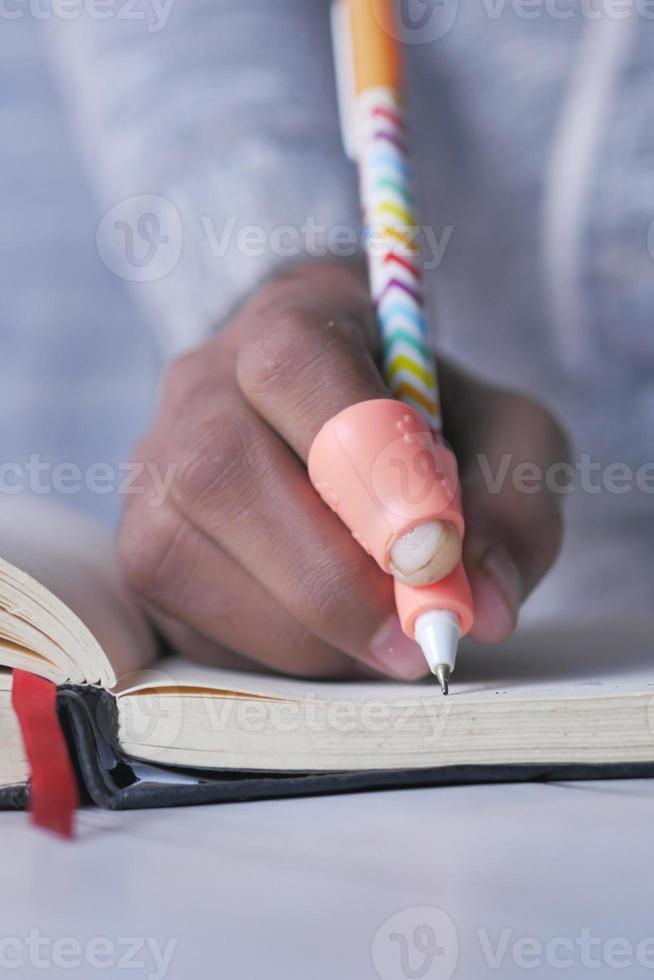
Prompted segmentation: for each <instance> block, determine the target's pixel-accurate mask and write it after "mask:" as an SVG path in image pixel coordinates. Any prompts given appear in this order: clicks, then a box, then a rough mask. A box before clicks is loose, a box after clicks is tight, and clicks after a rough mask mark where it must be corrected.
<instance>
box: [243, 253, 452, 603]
mask: <svg viewBox="0 0 654 980" xmlns="http://www.w3.org/2000/svg"><path fill="white" fill-rule="evenodd" d="M307 276H308V279H309V283H308V282H307ZM312 277H313V278H312ZM309 284H310V286H311V289H310V291H309V290H308V285H309ZM240 319H241V325H240V327H239V331H240V339H239V350H238V355H237V362H236V373H237V379H238V383H239V386H240V389H241V391H242V393H243V395H244V396H245V398H246V399H247V401H248V403H249V404H250V405H251V406H252V408H253V409H254V410H255V411H256V412H257V413H258V414H259V415H260V416H261V418H263V419H265V420H266V422H267V423H268V424H269V425H270V426H271V427H272V428H273V429H275V431H276V432H278V433H279V434H280V435H281V437H282V438H283V439H284V440H285V441H286V443H287V444H288V445H289V446H291V448H292V449H293V450H294V451H295V452H296V453H297V455H298V456H299V457H300V459H302V460H303V462H305V463H306V461H307V458H308V455H309V450H310V448H311V444H312V443H313V441H314V439H315V437H316V435H317V434H318V432H319V431H320V429H321V428H322V426H323V425H324V424H325V423H326V422H327V421H329V419H331V418H333V417H334V416H335V415H337V414H338V413H339V412H340V411H342V410H343V409H345V408H348V407H349V406H351V405H354V404H357V403H358V402H363V401H369V400H374V399H376V398H389V397H390V394H389V391H388V389H387V387H386V385H385V383H384V381H383V379H382V377H381V374H380V372H379V369H378V368H377V366H376V364H375V361H374V357H373V354H374V352H375V345H376V328H375V325H374V311H373V310H372V307H371V305H370V301H369V298H368V289H367V285H366V283H365V279H364V277H363V276H362V275H361V274H360V273H359V272H358V271H357V270H356V269H351V268H349V267H344V266H339V265H334V266H328V267H325V266H320V267H316V268H313V269H312V268H311V267H309V269H308V270H307V271H306V273H304V274H303V278H302V279H301V280H298V279H295V278H293V277H286V278H285V279H282V280H280V281H279V282H278V283H276V284H275V285H274V287H273V288H272V289H271V290H270V291H269V292H268V293H267V294H266V295H265V297H264V298H259V300H258V303H257V305H256V314H255V312H254V310H253V309H251V308H248V309H247V310H245V311H243V313H242V316H241V318H240ZM460 559H461V541H460V538H459V535H458V532H457V531H456V529H455V528H454V527H453V526H452V525H451V524H449V523H447V522H439V521H429V522H425V523H424V524H420V525H418V526H416V527H415V528H414V529H413V530H412V531H410V532H409V534H407V535H405V536H404V537H403V538H401V539H400V540H399V541H397V542H396V543H395V546H394V547H393V549H392V563H391V571H392V573H393V575H394V576H395V577H397V578H398V579H399V580H400V581H402V582H404V583H406V584H407V585H428V584H430V583H432V582H436V581H438V580H439V579H441V578H443V577H444V576H446V575H448V574H449V573H450V572H451V571H452V569H453V568H454V567H455V566H456V565H457V564H458V563H459V561H460Z"/></svg>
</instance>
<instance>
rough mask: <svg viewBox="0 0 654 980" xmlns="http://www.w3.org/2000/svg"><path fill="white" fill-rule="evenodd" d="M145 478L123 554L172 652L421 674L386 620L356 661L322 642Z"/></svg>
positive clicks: (321, 672) (331, 671)
mask: <svg viewBox="0 0 654 980" xmlns="http://www.w3.org/2000/svg"><path fill="white" fill-rule="evenodd" d="M146 452H147V451H146ZM148 455H151V454H150V453H148ZM142 484H143V486H142V487H140V488H139V489H142V491H143V493H142V494H139V495H137V496H134V497H131V498H130V503H129V506H128V507H127V508H126V511H125V513H124V515H123V520H122V524H121V528H120V533H119V539H118V550H119V557H120V559H121V563H122V566H123V570H124V572H125V575H126V578H127V581H128V583H129V584H130V585H131V587H132V588H133V589H134V590H135V591H136V592H137V593H138V594H139V595H140V596H141V597H142V598H143V599H144V600H145V602H146V603H147V605H148V608H149V609H150V612H151V615H153V616H154V618H155V621H156V622H157V623H158V625H159V626H160V628H161V629H162V630H163V631H164V633H165V635H166V636H168V638H169V640H170V641H171V642H172V643H173V644H174V647H175V649H176V650H178V651H179V652H183V653H185V654H186V655H188V656H191V657H192V658H193V659H197V660H200V661H203V662H209V663H213V664H217V665H221V666H227V667H231V668H232V669H239V670H240V669H247V666H248V665H250V667H251V666H252V665H259V666H263V667H266V668H270V669H273V670H277V671H281V672H285V673H291V674H296V675H298V676H305V677H314V676H316V677H339V678H343V677H353V676H369V675H370V673H374V674H377V675H378V676H379V675H381V674H386V675H390V676H396V677H402V678H407V677H415V676H417V674H418V673H419V672H420V673H422V672H423V670H424V665H423V663H422V661H421V660H420V659H419V658H418V657H417V655H416V650H415V649H414V648H415V644H411V643H410V642H409V641H408V640H407V639H406V638H405V637H402V639H401V640H400V639H399V636H398V635H393V631H392V629H391V628H390V627H388V626H386V625H385V624H383V623H382V624H381V627H380V626H379V625H378V626H377V631H376V632H377V634H378V635H377V636H376V637H375V643H373V644H371V646H370V649H369V650H368V651H366V650H362V651H361V656H360V657H359V658H358V659H357V660H353V659H351V657H350V656H348V655H346V654H345V653H344V652H343V651H341V650H338V649H336V648H335V647H333V646H331V645H330V644H329V643H326V642H325V641H324V640H322V639H321V638H320V637H318V636H317V635H316V634H315V633H314V632H313V631H312V630H310V629H307V627H306V626H304V625H303V624H302V623H300V622H299V621H298V620H297V619H295V618H294V617H293V616H292V615H291V614H290V613H289V612H288V610H287V609H286V608H285V607H284V606H283V605H282V604H281V603H279V602H277V601H276V600H275V598H274V597H273V596H272V595H271V593H270V591H269V590H268V589H266V588H265V587H264V586H262V585H261V584H260V583H259V582H258V581H257V580H256V579H255V578H254V577H253V576H252V575H250V574H249V573H248V572H247V570H246V569H244V568H243V567H242V566H241V565H240V564H239V563H238V562H237V561H235V560H234V559H232V558H231V556H229V555H228V554H227V553H226V552H225V551H224V550H223V549H222V548H221V547H220V545H219V544H217V543H216V542H215V541H213V540H212V539H211V538H210V537H208V536H206V535H205V534H203V533H202V532H201V531H199V530H198V529H197V528H196V527H195V526H193V525H192V524H190V523H189V522H188V521H187V520H186V519H185V518H184V516H183V515H181V514H180V513H179V512H178V511H177V510H176V509H175V508H174V507H172V506H171V505H170V502H166V503H164V504H163V505H157V506H153V501H154V500H155V498H156V490H155V488H154V487H153V485H152V482H151V469H150V468H148V470H144V475H143V477H142ZM398 630H399V624H398ZM394 644H395V645H396V648H395V649H394V650H393V651H391V647H392V646H393V645H394ZM236 651H238V652H236ZM378 657H379V659H378ZM416 661H417V666H416Z"/></svg>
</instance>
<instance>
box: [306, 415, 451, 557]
mask: <svg viewBox="0 0 654 980" xmlns="http://www.w3.org/2000/svg"><path fill="white" fill-rule="evenodd" d="M309 477H310V478H311V482H312V483H313V485H314V487H315V488H316V490H317V491H318V493H319V494H320V496H321V497H322V499H323V500H324V501H325V503H326V504H327V505H328V506H329V507H331V509H332V510H333V511H334V512H335V513H336V514H338V516H339V517H340V518H341V520H342V521H343V522H344V524H346V525H347V527H348V528H349V529H350V531H351V532H352V534H353V535H354V537H355V538H356V540H357V541H358V542H359V544H360V545H361V546H362V547H363V548H365V550H366V551H367V552H368V554H370V555H372V557H373V558H374V559H375V561H376V562H377V563H378V564H379V565H380V566H381V568H382V569H383V570H384V571H385V572H389V571H390V553H391V548H392V547H393V544H394V543H395V541H396V540H397V538H399V537H401V536H402V535H403V534H406V533H407V531H410V530H411V528H413V527H415V525H416V524H420V523H422V522H423V521H428V520H441V521H451V522H452V524H454V526H455V527H456V529H457V531H458V532H459V535H460V536H461V538H462V537H463V532H464V524H463V514H462V511H461V500H460V496H459V487H458V475H457V465H456V459H455V458H454V454H453V453H452V452H451V451H450V450H449V449H448V448H447V447H446V446H445V445H444V444H443V443H438V442H436V440H435V439H434V437H433V435H432V433H431V431H430V429H429V427H428V426H427V423H426V422H425V421H424V419H423V418H422V416H421V415H420V414H419V413H418V412H417V411H415V409H413V408H410V407H408V406H407V405H403V404H402V402H398V401H395V400H394V399H393V400H391V399H388V400H386V399H383V400H379V401H369V402H361V403H360V404H358V405H353V406H352V407H351V408H347V409H345V411H344V412H341V413H340V414H339V415H336V416H335V417H334V418H333V419H331V420H330V421H329V422H327V423H326V425H324V426H323V428H322V429H321V430H320V432H319V433H318V435H317V436H316V439H315V441H314V443H313V445H312V447H311V451H310V453H309Z"/></svg>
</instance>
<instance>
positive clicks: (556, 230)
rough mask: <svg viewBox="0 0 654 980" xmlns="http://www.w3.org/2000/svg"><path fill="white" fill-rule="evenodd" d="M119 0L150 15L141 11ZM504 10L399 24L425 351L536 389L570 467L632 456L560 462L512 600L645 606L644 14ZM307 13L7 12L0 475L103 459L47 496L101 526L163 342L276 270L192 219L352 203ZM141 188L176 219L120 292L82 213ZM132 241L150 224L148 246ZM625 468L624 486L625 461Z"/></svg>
mask: <svg viewBox="0 0 654 980" xmlns="http://www.w3.org/2000/svg"><path fill="white" fill-rule="evenodd" d="M139 5H140V7H142V8H143V7H144V8H146V12H147V11H148V10H149V14H150V16H152V14H153V11H154V5H152V4H150V5H148V4H146V3H144V2H142V0H139ZM423 6H424V4H423ZM434 6H438V7H440V6H443V5H442V4H437V3H435V4H434ZM527 6H529V5H526V6H525V10H524V11H522V13H520V10H519V9H518V8H519V7H520V4H518V3H513V4H501V3H498V4H497V5H496V7H493V5H491V4H488V3H482V2H480V3H475V4H466V5H464V4H457V3H456V2H454V0H449V2H446V3H445V4H444V6H443V9H444V10H445V11H446V12H447V10H449V11H450V12H451V13H452V14H453V15H454V16H453V17H452V18H451V19H449V20H447V22H445V23H444V28H443V33H442V36H439V37H437V38H436V40H435V41H433V43H426V41H429V38H427V39H425V38H423V37H421V36H419V37H418V38H417V39H415V38H414V39H413V46H412V48H411V49H410V55H411V58H410V71H409V78H408V83H409V89H410V108H411V112H412V114H413V115H414V117H415V124H414V129H415V130H417V131H419V132H420V134H421V140H420V141H419V143H418V145H417V149H418V150H419V152H418V153H416V154H415V156H416V169H417V176H418V189H419V192H420V199H421V205H422V207H423V208H424V216H425V220H426V221H432V222H433V227H434V229H435V230H436V232H437V234H438V235H442V234H443V232H444V230H445V229H447V228H448V227H450V228H451V229H452V230H453V234H452V236H451V240H450V241H449V244H448V245H447V250H446V252H445V255H444V258H443V261H442V264H441V265H440V266H439V267H438V268H436V269H434V270H432V271H431V272H430V273H429V275H428V277H427V288H428V291H429V293H430V294H431V298H432V301H433V308H434V311H435V313H436V316H435V320H436V322H437V325H438V336H439V343H440V344H441V345H442V347H444V348H445V349H446V350H447V351H448V352H449V353H450V354H452V355H453V356H455V357H456V358H458V359H459V360H460V361H462V362H463V363H464V364H465V365H466V366H468V367H469V368H471V369H473V370H475V371H476V372H478V373H481V374H483V375H485V376H487V377H489V378H491V379H494V380H496V381H498V382H500V383H505V384H509V385H513V386H516V387H518V388H521V389H522V390H525V391H527V392H529V393H531V394H533V395H535V396H537V397H539V398H540V399H542V400H543V401H545V402H546V403H547V404H548V405H549V407H550V408H551V409H552V410H553V411H554V412H555V413H556V414H557V415H558V416H559V418H561V420H562V421H563V423H564V425H565V426H566V427H567V428H568V430H569V432H570V434H571V437H572V442H573V453H574V464H575V465H576V466H579V464H580V463H581V461H582V460H583V458H584V457H587V458H589V459H590V460H592V462H593V466H595V467H599V476H598V474H597V473H596V474H595V475H594V480H595V482H597V480H598V479H600V480H601V479H602V478H603V477H604V476H605V475H606V474H607V472H609V468H610V467H612V466H614V465H616V464H617V465H620V464H625V465H626V466H627V467H628V468H629V472H630V473H631V477H632V479H631V488H630V489H628V490H627V491H626V492H623V491H622V490H617V491H615V492H613V491H607V490H606V489H605V488H602V487H601V486H600V489H599V490H598V491H597V492H595V491H593V492H588V491H587V490H586V489H584V488H583V486H582V487H580V486H579V474H577V476H576V485H575V488H574V492H573V493H571V494H570V496H569V498H568V499H567V501H566V506H567V510H568V517H569V521H568V535H567V539H566V544H565V548H564V552H563V556H562V558H561V560H560V562H559V565H558V566H557V569H556V571H555V573H554V574H552V575H550V577H549V578H548V579H547V581H546V582H545V583H544V585H543V586H541V587H540V588H539V590H538V592H537V594H536V596H535V597H534V598H533V599H532V600H531V601H530V603H529V605H528V608H527V610H526V613H525V617H526V619H529V618H531V619H533V620H534V621H538V620H539V619H540V618H543V617H545V618H551V617H558V618H560V617H566V616H571V617H575V618H577V617H579V616H581V617H582V618H583V617H593V616H601V617H607V616H608V617H611V616H622V617H624V616H629V615H632V614H633V615H637V616H638V617H643V616H645V617H647V616H648V615H649V611H648V606H649V602H650V600H651V592H652V589H651V568H652V555H653V554H654V521H653V520H652V517H653V516H654V506H653V501H654V495H653V490H652V484H653V483H654V476H653V472H654V445H653V443H654V439H653V435H652V434H653V433H654V331H653V330H652V327H651V323H652V310H654V260H653V259H652V253H653V251H654V231H653V230H652V229H653V227H654V225H653V224H652V220H653V218H654V141H653V140H652V136H651V132H652V127H651V106H650V104H649V103H650V98H649V94H650V93H651V91H652V84H653V82H654V61H653V59H652V57H651V51H652V50H653V49H654V48H653V46H652V45H653V42H654V20H653V19H652V18H651V17H645V16H644V15H643V16H642V17H641V16H639V17H636V16H635V15H634V13H633V10H632V15H631V16H630V17H627V18H626V19H625V18H623V17H617V16H616V17H608V18H599V19H598V18H597V17H596V16H595V14H594V13H592V11H589V3H588V2H582V0H571V2H570V3H569V4H568V7H570V9H571V10H574V11H575V13H576V14H577V16H573V17H571V18H568V17H562V16H554V15H553V14H552V11H551V10H550V8H551V7H552V5H551V4H550V5H549V6H548V5H547V4H544V5H542V6H543V9H542V10H540V11H539V14H540V16H539V17H538V18H536V19H534V18H533V17H532V16H531V14H530V12H529V10H528V9H527ZM531 6H533V4H532V5H531ZM591 6H592V5H591ZM632 6H633V5H632ZM327 9H328V5H327V3H326V2H323V0H315V2H314V3H311V4H309V3H307V2H306V0H284V4H283V5H282V6H280V7H279V9H278V10H276V12H275V16H274V17H271V14H270V7H269V0H248V2H245V0H220V2H216V3H207V2H205V0H185V2H184V3H183V4H182V3H174V2H173V3H171V4H170V5H168V7H167V9H166V16H167V18H169V19H168V20H167V21H166V24H165V29H162V30H161V31H157V32H154V33H149V32H148V28H147V27H146V26H145V27H144V22H138V21H136V22H134V23H132V22H130V21H129V20H126V19H121V18H114V19H113V20H107V21H98V20H93V19H88V18H87V20H86V21H85V22H83V23H82V22H80V23H79V24H78V23H77V22H76V21H73V22H71V23H70V24H68V23H67V22H65V21H64V20H62V19H59V21H56V20H53V21H51V22H50V23H44V22H43V20H42V19H39V18H37V17H36V16H30V15H29V13H28V10H27V5H26V4H24V5H23V8H21V10H22V14H23V15H22V16H20V17H16V18H10V19H7V18H6V17H3V19H2V22H1V30H0V214H2V219H3V220H2V222H1V224H0V297H1V299H0V330H1V336H2V357H1V358H0V461H1V462H2V463H3V470H2V476H3V490H4V492H11V485H12V481H13V478H14V477H13V470H12V467H18V468H19V469H20V471H21V473H22V474H23V481H24V477H25V473H26V472H27V473H28V475H29V481H28V482H29V483H30V492H36V493H39V492H41V491H40V489H39V487H40V480H39V473H38V467H39V466H41V465H46V466H47V467H48V468H49V470H48V472H49V474H50V479H49V482H48V478H45V483H46V489H49V490H50V491H51V494H50V495H52V479H51V475H52V473H53V469H54V468H55V467H56V466H57V465H58V464H70V465H72V466H73V467H75V468H77V470H78V471H80V472H81V473H82V474H88V473H89V471H90V470H91V469H92V468H93V467H94V466H97V465H98V464H99V465H100V466H103V467H105V468H106V469H107V471H108V472H109V473H110V475H111V479H109V480H108V481H107V482H108V483H109V484H110V486H109V489H108V490H107V491H106V492H104V491H103V492H97V491H96V492H92V491H91V490H90V489H89V488H88V487H87V486H85V485H84V481H82V486H81V488H78V489H77V490H72V491H70V492H68V491H67V490H66V489H65V488H64V484H65V483H66V477H65V474H64V478H63V479H62V480H59V484H60V487H61V488H60V489H59V490H58V491H57V492H56V494H55V496H56V498H57V502H59V503H64V504H69V505H70V506H73V507H75V508H77V509H80V510H82V511H84V512H86V513H89V514H92V515H94V516H96V517H98V518H99V519H101V520H102V521H104V522H105V523H108V524H109V525H112V526H113V525H115V523H116V520H117V516H118V513H119V510H120V503H121V499H120V498H121V495H120V492H119V486H120V479H119V478H120V475H121V467H123V466H124V464H125V462H126V460H127V458H128V454H129V450H130V447H131V445H132V444H133V442H134V441H135V439H136V438H137V436H138V435H139V433H140V432H142V431H143V430H144V428H145V427H146V425H147V421H148V419H149V417H150V415H151V412H152V408H153V404H154V398H155V393H156V387H157V383H158V378H159V376H160V372H161V368H162V365H163V363H164V361H165V359H166V358H167V357H169V356H170V355H171V354H174V353H175V352H176V351H179V350H180V349H183V348H184V347H185V346H189V344H192V343H195V342H197V341H199V340H201V339H202V337H203V336H206V334H207V332H208V331H209V330H210V329H211V327H212V326H213V325H214V324H216V323H219V322H220V321H221V320H222V319H223V318H224V316H226V315H227V314H228V312H229V310H230V309H231V308H232V307H233V305H234V303H235V302H237V301H238V300H239V299H240V298H241V297H242V296H243V295H244V294H245V293H246V292H247V291H248V289H250V288H252V287H253V286H254V285H255V284H256V283H257V282H258V281H260V279H261V277H262V276H264V275H267V274H269V273H270V272H271V271H272V269H273V267H274V266H275V265H278V264H280V263H281V261H282V260H281V259H280V258H279V256H277V257H275V256H274V255H272V253H271V252H270V251H269V250H267V251H266V250H264V251H265V254H264V255H263V256H262V257H260V258H253V257H248V258H246V257H244V255H243V253H242V251H239V249H238V248H230V249H228V250H227V251H226V253H225V254H224V255H220V256H217V255H215V254H212V252H211V248H210V247H209V245H210V242H208V240H207V235H206V234H205V232H206V228H205V227H204V226H203V225H202V221H203V218H204V217H208V218H209V219H210V221H211V222H212V229H213V230H214V231H215V232H216V233H217V234H218V235H220V233H221V230H222V228H223V226H224V223H225V220H226V219H229V217H230V216H234V218H235V220H236V221H237V222H238V224H239V226H240V225H241V224H243V223H246V224H247V222H248V221H254V222H258V223H260V225H261V226H262V227H263V229H264V231H266V233H268V232H269V231H270V229H273V228H275V227H277V226H279V225H280V224H282V223H284V222H291V223H293V224H294V225H299V224H301V223H302V221H303V220H304V219H305V218H306V215H307V213H309V214H310V215H311V216H312V217H313V218H315V219H316V220H317V221H322V222H324V223H326V224H327V226H328V227H329V226H330V224H331V226H332V227H333V226H334V225H336V224H338V223H339V222H341V221H347V220H350V221H352V220H356V219H352V217H351V214H352V211H353V210H354V213H357V212H358V208H357V205H356V180H355V174H354V169H353V168H352V167H351V165H350V164H349V163H348V162H347V161H346V160H345V157H344V155H343V153H342V149H341V147H340V140H339V136H338V123H337V116H336V104H335V98H334V93H333V78H332V75H331V54H330V51H329V45H328V44H327V43H325V38H326V36H327V27H328V15H327ZM557 9H558V8H557ZM634 9H635V8H634ZM494 11H495V12H494ZM532 13H533V11H532ZM591 14H592V15H591ZM225 26H227V28H228V30H227V32H226V31H225ZM290 38H293V39H294V43H293V45H289V39H290ZM296 39H297V43H296ZM53 41H54V43H53ZM319 41H321V42H322V43H321V44H320V46H319V43H318V42H319ZM423 42H425V43H423ZM434 45H437V47H434ZM435 52H436V54H437V57H435ZM307 57H309V58H310V63H311V71H307V70H306V58H307ZM303 59H304V60H303ZM96 62H97V63H98V64H99V68H98V70H97V71H96V70H95V65H96ZM289 65H290V67H291V71H289V70H288V68H289ZM298 73H300V74H298ZM234 78H235V79H237V80H238V84H234V85H233V86H232V85H231V80H232V79H234ZM297 78H302V85H297V84H296V81H297ZM82 160H85V166H82V163H81V161H82ZM89 175H92V177H93V179H92V180H91V179H89ZM318 178H319V179H318ZM139 195H163V196H159V197H158V198H157V200H158V202H159V206H161V205H162V204H163V206H164V211H165V206H166V205H167V204H168V205H170V208H171V215H172V220H173V221H180V220H181V221H183V232H184V236H183V238H184V248H183V254H182V255H181V257H180V256H179V255H177V256H173V260H175V261H173V262H172V268H171V271H170V274H168V272H167V271H166V268H163V269H162V270H159V272H160V274H158V276H157V278H156V281H154V282H152V283H151V288H146V289H141V290H139V288H138V285H137V287H136V288H134V285H135V284H134V282H132V283H130V282H128V281H126V280H127V279H128V278H130V277H131V278H132V279H133V278H134V268H132V269H131V270H130V275H129V276H124V275H121V272H120V269H118V273H117V274H116V269H114V271H113V272H112V271H110V269H111V268H112V263H113V259H112V257H111V255H110V254H108V253H105V251H104V244H103V243H105V239H103V238H102V236H100V238H98V231H99V229H102V228H103V227H105V228H106V221H105V225H103V215H105V213H108V212H109V211H112V209H115V208H116V207H119V208H122V207H123V204H122V203H121V202H124V201H125V200H127V201H131V202H132V203H133V205H134V206H133V208H132V211H131V212H130V213H127V212H126V213H125V214H123V212H122V211H120V213H118V212H117V214H118V217H126V218H127V220H128V222H129V221H130V220H132V221H133V222H134V223H135V224H136V225H138V221H139V220H140V218H142V217H143V213H141V214H140V215H139V213H138V209H139V208H141V211H143V205H142V203H139V202H141V201H142V198H141V197H140V196H139ZM171 202H172V204H171ZM148 208H149V205H148ZM148 208H146V209H145V210H148ZM134 209H136V210H134ZM112 213H113V212H112ZM171 215H168V216H167V215H166V214H165V213H164V214H163V215H162V214H160V215H159V219H160V220H162V221H163V220H164V219H166V218H167V217H171ZM348 216H349V217H348ZM159 219H158V220H159ZM162 227H163V225H162ZM180 228H181V225H180ZM159 230H161V229H159ZM153 232H154V233H156V232H157V228H154V229H153V228H152V227H149V226H148V227H146V228H145V234H144V238H145V241H146V245H147V240H148V235H149V234H151V233H153ZM180 241H181V236H180ZM124 247H125V248H127V239H125V244H124ZM163 258H164V260H165V259H166V256H165V251H164V255H163ZM177 259H179V261H176V260H177ZM155 271H156V270H155ZM146 309H147V310H148V312H147V313H146ZM647 465H649V467H650V470H649V471H648V472H649V475H648V476H646V479H647V480H648V481H649V486H650V489H649V490H647V492H643V491H642V490H640V489H639V488H638V487H636V486H635V485H634V479H635V475H636V473H637V472H638V471H639V469H640V468H641V467H642V466H647ZM30 467H31V469H30ZM72 483H74V479H73V480H72Z"/></svg>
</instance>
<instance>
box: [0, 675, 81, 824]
mask: <svg viewBox="0 0 654 980" xmlns="http://www.w3.org/2000/svg"><path fill="white" fill-rule="evenodd" d="M11 698H12V705H13V708H14V711H15V713H16V716H17V718H18V723H19V725H20V730H21V733H22V736H23V742H24V744H25V752H26V754H27V759H28V762H29V764H30V770H31V779H30V811H31V814H32V821H33V823H35V824H36V825H37V827H42V828H43V829H44V830H50V831H52V832H53V833H55V834H59V835H60V836H61V837H73V836H74V831H75V810H76V809H77V806H78V804H79V793H78V790H77V780H76V779H75V773H74V771H73V767H72V765H71V761H70V756H69V755H68V747H67V745H66V740H65V739H64V734H63V732H62V730H61V725H60V724H59V718H58V717H57V688H56V687H55V685H54V684H51V683H50V681H46V680H44V679H43V678H42V677H37V676H36V675H35V674H28V673H26V672H25V671H23V670H15V671H14V673H13V684H12V695H11Z"/></svg>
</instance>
